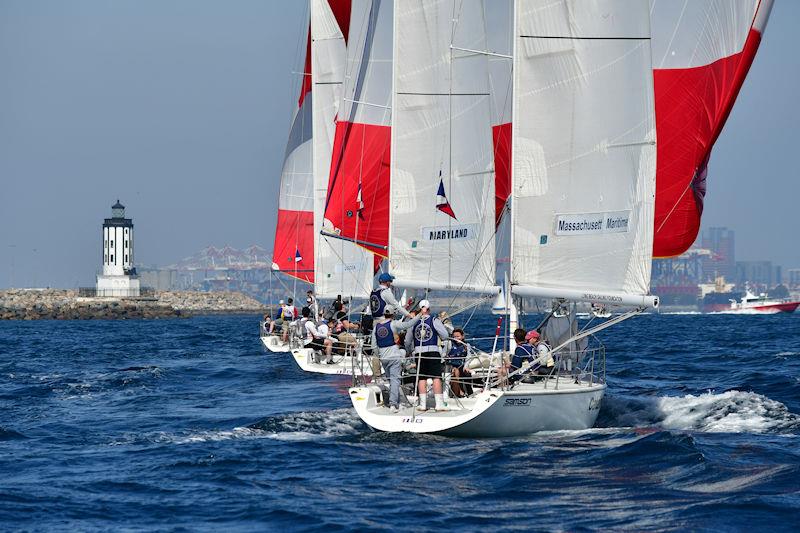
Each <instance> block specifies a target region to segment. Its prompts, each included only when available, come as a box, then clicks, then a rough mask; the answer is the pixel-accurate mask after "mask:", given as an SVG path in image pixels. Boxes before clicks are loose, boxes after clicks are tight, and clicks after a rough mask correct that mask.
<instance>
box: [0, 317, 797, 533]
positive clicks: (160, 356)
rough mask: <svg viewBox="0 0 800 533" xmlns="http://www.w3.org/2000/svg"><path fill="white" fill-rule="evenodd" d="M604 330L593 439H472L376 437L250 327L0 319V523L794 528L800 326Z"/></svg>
mask: <svg viewBox="0 0 800 533" xmlns="http://www.w3.org/2000/svg"><path fill="white" fill-rule="evenodd" d="M492 322H493V318H492V317H490V316H485V317H478V318H477V319H474V320H473V321H472V323H471V324H470V330H471V331H473V332H478V331H482V332H483V333H484V334H488V333H490V332H492V331H493V327H492V325H491V324H492ZM600 335H601V339H602V340H603V341H604V343H605V344H606V346H607V349H608V352H607V353H608V382H609V390H608V393H607V395H606V398H605V400H604V404H603V406H602V409H601V412H600V416H599V419H598V422H597V427H596V428H594V429H591V430H587V431H565V432H557V433H548V434H537V435H531V436H529V437H525V438H514V439H483V440H480V439H475V440H469V439H449V438H442V437H432V436H424V435H422V436H411V435H391V434H381V433H375V432H372V431H371V430H370V429H368V428H367V427H366V426H364V425H363V424H362V423H361V421H360V420H359V419H358V417H357V416H356V415H355V413H354V412H353V411H352V410H351V409H350V407H349V403H348V399H347V396H346V389H347V387H348V385H349V380H348V379H347V378H344V377H323V376H316V375H309V374H304V373H302V372H301V371H300V370H299V369H298V368H297V367H296V366H295V365H294V363H293V362H292V361H291V360H290V359H289V357H288V356H287V355H277V354H270V353H267V352H266V351H265V350H264V349H263V348H262V347H261V344H260V342H259V339H258V336H257V317H244V316H243V317H198V318H192V319H183V320H152V321H144V320H132V321H86V322H57V321H40V322H2V323H0V529H2V530H18V529H23V530H81V531H86V530H90V531H91V530H120V529H121V530H192V531H195V530H228V531H233V530H236V531H238V530H244V531H251V530H278V529H281V530H286V531H313V530H320V529H324V530H331V531H344V530H358V531H370V530H407V531H455V530H460V531H472V530H478V529H480V530H487V531H504V530H568V531H580V530H594V529H601V528H610V529H614V530H626V529H627V530H685V529H691V530H699V531H736V530H770V531H790V530H797V528H798V524H800V510H799V509H800V314H797V315H783V316H731V315H727V316H726V315H721V316H707V315H647V316H640V317H637V318H634V319H632V320H629V321H627V322H625V323H623V324H621V325H619V326H617V327H614V328H610V329H609V330H606V331H605V332H603V333H601V334H600Z"/></svg>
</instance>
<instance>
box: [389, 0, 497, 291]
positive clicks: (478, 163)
mask: <svg viewBox="0 0 800 533" xmlns="http://www.w3.org/2000/svg"><path fill="white" fill-rule="evenodd" d="M394 7H395V9H394V48H393V57H394V76H393V80H394V82H393V89H392V90H393V104H392V108H393V117H392V156H391V200H390V217H389V220H390V224H389V227H390V231H389V264H390V270H391V272H392V273H393V274H394V275H395V276H396V277H397V279H396V280H395V284H397V285H400V286H405V287H412V288H431V289H453V290H471V291H488V292H496V290H497V287H496V282H495V244H494V227H495V224H494V168H493V149H492V129H491V126H492V116H491V106H492V101H491V92H490V84H489V63H488V58H487V54H486V53H485V51H486V50H487V37H486V28H487V24H486V19H485V6H484V1H483V0H438V1H422V0H416V1H403V2H395V6H394Z"/></svg>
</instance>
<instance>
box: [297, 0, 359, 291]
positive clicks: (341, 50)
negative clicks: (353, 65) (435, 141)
mask: <svg viewBox="0 0 800 533" xmlns="http://www.w3.org/2000/svg"><path fill="white" fill-rule="evenodd" d="M350 14H351V6H350V0H311V73H312V83H313V94H314V100H313V106H312V121H313V152H314V157H313V175H314V238H315V264H314V285H315V290H316V292H317V296H318V297H321V298H333V297H335V296H337V295H343V296H359V295H361V296H363V295H365V294H366V293H368V292H369V291H370V290H371V288H372V275H373V273H372V254H370V253H369V252H367V251H366V250H364V249H363V248H361V247H359V246H357V245H355V244H353V243H352V242H348V241H345V240H341V239H333V238H330V237H325V236H324V235H321V234H320V230H321V229H322V224H323V219H324V214H325V201H326V193H327V190H328V181H329V176H330V168H331V154H332V151H333V144H334V143H333V140H334V132H335V129H336V122H335V121H336V118H337V113H338V111H339V104H340V102H341V97H342V83H343V81H344V73H345V63H346V60H347V48H346V42H345V35H344V32H347V31H348V27H349V25H350ZM343 26H344V27H343Z"/></svg>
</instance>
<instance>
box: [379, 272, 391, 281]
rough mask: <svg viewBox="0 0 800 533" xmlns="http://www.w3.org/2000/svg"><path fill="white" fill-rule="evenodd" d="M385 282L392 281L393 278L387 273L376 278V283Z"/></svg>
mask: <svg viewBox="0 0 800 533" xmlns="http://www.w3.org/2000/svg"><path fill="white" fill-rule="evenodd" d="M386 281H394V276H392V275H391V274H389V273H388V272H384V273H383V274H381V275H380V276H378V283H384V282H386Z"/></svg>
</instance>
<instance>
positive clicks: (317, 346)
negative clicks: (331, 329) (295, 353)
mask: <svg viewBox="0 0 800 533" xmlns="http://www.w3.org/2000/svg"><path fill="white" fill-rule="evenodd" d="M306 348H311V349H312V350H319V351H324V350H325V341H324V340H322V339H314V340H313V341H311V342H309V343H308V344H306Z"/></svg>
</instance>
